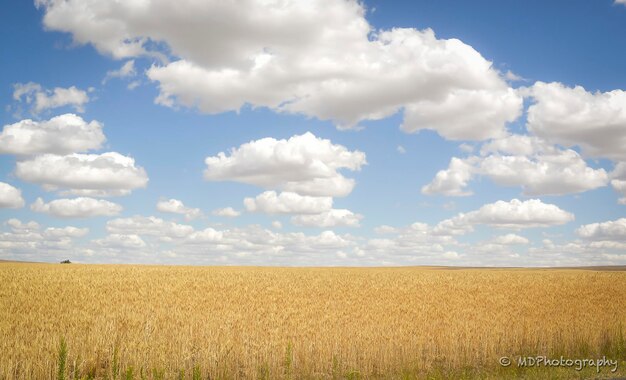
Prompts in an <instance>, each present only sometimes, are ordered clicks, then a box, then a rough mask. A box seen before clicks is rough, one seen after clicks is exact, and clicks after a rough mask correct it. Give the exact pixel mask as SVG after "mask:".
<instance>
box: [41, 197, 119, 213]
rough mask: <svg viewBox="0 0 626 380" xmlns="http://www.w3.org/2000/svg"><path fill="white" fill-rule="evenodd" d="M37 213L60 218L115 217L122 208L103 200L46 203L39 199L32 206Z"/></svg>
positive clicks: (59, 200)
mask: <svg viewBox="0 0 626 380" xmlns="http://www.w3.org/2000/svg"><path fill="white" fill-rule="evenodd" d="M30 209H31V210H33V211H35V212H43V213H46V214H50V215H53V216H56V217H58V218H89V217H93V216H114V215H117V214H119V213H120V212H122V206H120V205H118V204H117V203H113V202H109V201H105V200H103V199H94V198H85V197H79V198H74V199H56V200H53V201H51V202H49V203H44V201H43V199H41V198H37V200H36V201H35V203H33V204H32V205H31V206H30Z"/></svg>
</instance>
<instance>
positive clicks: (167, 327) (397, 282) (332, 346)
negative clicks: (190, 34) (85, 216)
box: [0, 263, 626, 379]
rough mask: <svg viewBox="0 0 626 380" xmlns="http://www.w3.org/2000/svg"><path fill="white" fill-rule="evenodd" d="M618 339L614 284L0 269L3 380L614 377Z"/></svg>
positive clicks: (471, 276)
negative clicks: (538, 368) (564, 361)
mask: <svg viewBox="0 0 626 380" xmlns="http://www.w3.org/2000/svg"><path fill="white" fill-rule="evenodd" d="M622 326H624V327H626V272H623V271H594V270H557V269H554V270H539V269H536V270H535V269H456V270H452V269H445V268H261V267H183V266H130V265H76V264H71V265H54V264H20V263H2V264H0V337H1V339H0V378H1V379H54V378H63V379H73V378H107V379H112V378H115V379H123V378H136V379H143V378H145V379H157V378H181V377H182V378H188V379H192V378H193V379H199V378H210V379H219V378H227V379H230V378H234V379H248V378H250V379H254V378H266V379H275V378H276V379H302V378H320V379H330V378H423V377H430V378H437V377H439V378H447V377H455V378H459V377H462V376H465V377H480V378H485V377H487V378H490V377H493V378H500V377H517V376H525V377H532V374H533V373H535V372H533V369H521V368H514V366H512V367H510V368H502V367H500V366H499V365H498V358H500V357H502V356H509V357H516V356H520V355H548V356H555V355H556V356H560V355H564V356H566V357H571V358H596V357H598V356H602V355H606V356H607V357H610V358H612V359H618V360H620V367H621V368H620V369H619V371H618V373H622V374H623V373H624V372H623V369H624V366H625V364H624V360H625V359H626V352H625V351H626V350H625V347H626V346H625V343H624V333H623V332H622ZM63 349H64V350H65V352H63ZM61 359H62V360H63V368H60V360H61ZM550 371H551V372H549V373H550V374H552V375H551V377H555V376H557V375H558V376H562V377H563V378H571V377H576V376H577V374H578V372H577V371H576V370H574V369H572V368H568V369H550ZM537 373H538V374H537V375H536V376H539V377H542V376H543V375H542V374H543V373H544V372H537ZM592 373H593V374H594V375H595V369H594V370H593V372H592ZM603 374H604V375H605V376H610V375H612V374H611V373H610V372H609V370H608V369H603ZM553 375H554V376H553Z"/></svg>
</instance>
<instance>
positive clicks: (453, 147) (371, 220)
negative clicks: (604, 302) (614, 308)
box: [0, 0, 626, 266]
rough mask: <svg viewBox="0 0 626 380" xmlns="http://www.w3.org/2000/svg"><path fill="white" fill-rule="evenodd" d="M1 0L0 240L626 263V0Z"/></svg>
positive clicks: (244, 259)
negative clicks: (199, 0)
mask: <svg viewBox="0 0 626 380" xmlns="http://www.w3.org/2000/svg"><path fill="white" fill-rule="evenodd" d="M2 7H3V11H2V12H0V18H1V19H0V21H1V22H0V35H1V36H2V39H3V41H2V53H1V55H0V64H1V65H2V69H3V72H4V75H2V76H1V77H0V102H1V103H2V105H3V106H4V107H3V112H2V113H1V115H2V116H1V118H2V120H1V121H2V126H3V129H2V133H1V134H0V169H1V170H0V220H1V221H2V225H0V231H1V232H0V259H16V260H36V261H58V260H61V259H65V258H70V259H72V260H74V261H79V262H97V263H108V262H122V263H136V262H138V263H176V264H224V265H237V264H249V265H357V266H358V265H485V266H503V265H506V266H550V265H567V266H570V265H608V264H625V263H626V255H625V254H624V252H625V251H626V219H625V218H624V211H625V210H626V205H625V204H626V92H624V90H623V89H626V72H625V71H624V70H623V67H625V65H626V54H625V53H623V49H622V48H621V46H623V41H624V36H626V5H625V4H621V3H619V2H612V1H589V0H587V1H570V2H568V3H567V5H564V3H558V2H550V3H547V4H546V3H545V2H540V1H527V2H499V3H494V2H490V1H478V2H472V3H471V4H469V3H467V4H466V3H459V2H451V1H450V2H448V1H437V2H434V1H414V2H393V3H391V2H376V1H367V2H364V3H356V2H352V1H311V2H296V1H268V2H255V1H244V2H240V3H237V4H235V3H234V2H233V3H227V2H226V3H225V2H219V3H217V2H210V1H208V2H206V3H203V4H201V5H198V4H196V5H194V4H193V3H189V4H186V3H185V2H181V3H180V4H179V5H178V6H177V8H176V9H172V8H170V7H171V5H169V2H160V1H148V2H137V3H136V2H133V1H129V2H125V3H124V4H115V3H108V2H102V1H93V2H92V1H82V2H78V1H47V0H41V1H37V2H36V4H33V3H28V2H15V3H12V4H5V5H3V6H2ZM220 152H223V154H220Z"/></svg>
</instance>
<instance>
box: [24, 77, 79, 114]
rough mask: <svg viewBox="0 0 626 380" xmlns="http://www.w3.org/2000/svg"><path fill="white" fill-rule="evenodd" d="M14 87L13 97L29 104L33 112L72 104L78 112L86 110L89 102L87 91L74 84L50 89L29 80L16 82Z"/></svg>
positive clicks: (36, 112)
mask: <svg viewBox="0 0 626 380" xmlns="http://www.w3.org/2000/svg"><path fill="white" fill-rule="evenodd" d="M13 87H14V91H13V99H15V100H17V101H18V102H24V103H26V104H27V105H29V106H30V111H31V112H32V113H33V114H38V113H40V112H43V111H45V110H48V109H52V108H58V107H64V106H72V107H73V108H74V110H75V111H76V112H84V106H85V104H86V103H87V102H89V96H88V95H87V92H85V91H83V90H80V89H78V88H76V87H74V86H71V87H69V88H63V87H55V88H54V89H53V90H48V89H45V88H43V87H41V85H39V84H37V83H33V82H29V83H16V84H15V85H14V86H13Z"/></svg>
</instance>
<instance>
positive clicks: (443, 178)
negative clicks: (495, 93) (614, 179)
mask: <svg viewBox="0 0 626 380" xmlns="http://www.w3.org/2000/svg"><path fill="white" fill-rule="evenodd" d="M480 154H481V155H480V156H470V157H468V158H464V159H461V158H456V157H453V158H452V159H451V160H450V165H449V166H448V168H447V169H446V170H441V171H439V172H438V173H437V175H436V176H435V178H434V179H433V180H432V182H431V183H429V184H428V185H426V186H424V187H423V188H422V193H424V194H443V195H449V196H462V195H470V194H471V192H470V191H468V190H466V188H467V186H468V184H469V181H470V180H471V179H472V177H474V176H477V175H482V176H487V177H489V178H490V179H491V180H493V181H494V182H495V183H496V184H498V185H500V186H519V187H521V188H522V191H523V193H524V195H529V196H538V195H563V194H572V193H580V192H584V191H588V190H593V189H596V188H599V187H603V186H606V185H607V184H608V180H609V177H608V175H607V173H606V171H605V170H604V169H594V168H591V167H589V166H588V165H587V163H586V162H585V160H584V159H583V158H582V157H581V156H580V155H579V154H578V153H577V152H576V151H574V150H572V149H559V148H557V147H556V146H552V145H550V144H548V143H546V142H545V141H543V140H541V139H538V138H536V137H530V136H524V135H510V136H507V137H505V138H502V139H496V140H492V141H490V142H488V143H486V144H484V145H483V147H482V148H481V150H480Z"/></svg>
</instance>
